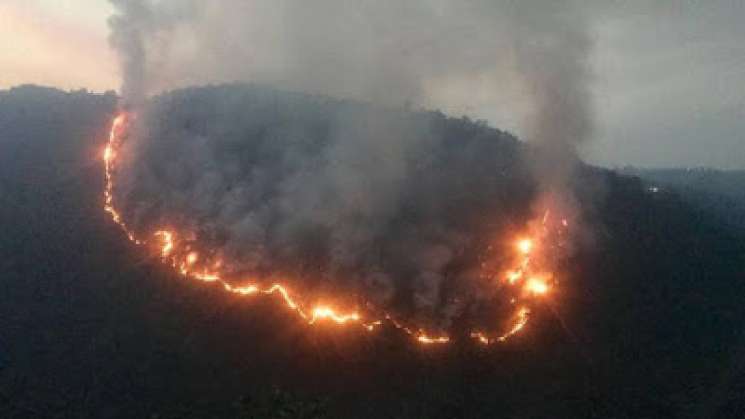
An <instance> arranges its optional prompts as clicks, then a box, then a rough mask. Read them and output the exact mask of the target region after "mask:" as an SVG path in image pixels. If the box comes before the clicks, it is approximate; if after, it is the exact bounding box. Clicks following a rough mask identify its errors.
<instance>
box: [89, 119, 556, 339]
mask: <svg viewBox="0 0 745 419" xmlns="http://www.w3.org/2000/svg"><path fill="white" fill-rule="evenodd" d="M129 118H130V116H129V115H128V114H126V113H121V114H120V115H118V116H117V117H116V118H114V120H113V122H112V125H111V132H110V134H109V139H108V142H107V144H106V147H105V149H104V152H103V161H104V167H105V189H104V210H105V211H106V212H107V213H109V214H110V216H111V219H112V220H113V221H114V222H115V223H116V224H118V225H119V226H120V227H121V229H122V230H123V231H124V233H125V234H126V235H127V237H128V238H129V240H131V241H132V242H134V243H135V244H138V245H144V244H147V245H148V246H155V248H156V249H157V250H158V252H159V254H160V257H161V259H162V260H163V261H164V262H166V263H168V264H170V265H171V266H173V267H174V268H175V269H176V271H177V272H179V273H180V274H181V275H183V276H185V277H187V278H190V279H194V280H198V281H202V282H212V283H218V284H219V285H220V286H221V287H222V288H223V289H224V290H225V291H226V292H229V293H231V294H234V295H237V296H258V295H277V296H278V297H279V299H280V301H282V302H283V303H284V305H285V306H286V307H287V308H289V309H290V310H293V311H295V312H296V313H297V314H298V316H299V317H300V318H302V319H303V320H305V321H306V322H307V323H308V324H315V323H318V322H320V321H326V322H329V323H331V324H338V325H342V324H356V325H359V326H361V327H363V328H364V329H365V330H367V331H373V330H375V329H376V328H377V327H379V326H381V325H382V324H383V322H384V321H386V322H387V323H389V324H391V325H392V326H393V327H396V328H397V329H399V330H401V331H403V332H404V333H406V334H408V335H410V336H412V337H413V338H414V339H415V340H416V341H417V342H419V343H422V344H445V343H448V342H450V341H451V339H450V337H449V336H447V335H442V334H429V333H428V332H426V331H424V330H421V329H412V328H410V327H408V326H406V325H404V324H403V323H402V322H400V321H398V320H397V319H395V318H394V317H393V316H391V315H390V314H387V313H383V314H382V318H381V319H374V318H373V319H370V318H366V317H365V315H363V314H361V313H360V312H358V311H356V310H353V311H348V312H344V311H340V310H337V309H334V308H331V306H329V305H325V304H319V305H315V306H310V307H308V306H307V305H306V304H305V303H304V302H303V301H302V299H300V298H299V297H298V296H297V295H296V294H294V293H293V292H291V291H290V290H289V289H288V288H287V287H286V286H284V285H282V284H280V283H273V284H271V285H270V286H268V287H262V286H260V285H258V284H257V283H251V282H253V281H246V283H244V285H240V286H238V285H231V284H230V283H229V282H227V281H226V280H225V279H224V278H223V274H222V273H221V271H220V269H221V268H222V266H223V262H222V260H219V259H218V260H215V261H213V262H210V261H209V260H205V259H209V258H208V257H207V258H205V257H202V258H200V255H199V253H197V252H196V251H193V250H191V249H189V248H187V247H186V246H185V245H183V244H182V243H180V242H179V237H178V236H177V233H176V232H175V231H172V230H169V229H160V230H157V231H155V232H154V233H153V241H152V242H150V241H148V240H145V239H140V238H138V237H136V236H135V233H134V232H133V231H132V230H131V229H130V228H129V227H128V226H127V224H126V223H125V221H124V220H123V219H122V217H121V214H120V212H119V211H118V210H117V209H116V207H115V206H114V202H113V201H114V198H113V190H114V175H115V173H116V159H117V151H118V149H119V147H120V146H121V143H122V141H123V137H124V134H125V131H126V129H127V124H128V122H129V121H128V120H129ZM548 214H549V213H548V211H547V212H546V213H545V215H544V217H543V225H544V229H545V225H546V219H547V218H548ZM562 224H563V225H564V226H565V227H566V226H567V222H566V220H562ZM541 237H542V236H539V235H531V236H530V237H525V238H522V239H520V240H519V241H518V242H517V245H516V247H517V253H518V258H517V259H516V260H515V262H514V264H513V266H512V269H511V270H509V271H507V273H506V274H505V276H504V279H506V281H507V283H508V284H509V285H517V284H522V285H521V288H522V290H523V291H524V292H525V294H527V295H528V297H536V296H541V295H543V294H546V293H547V292H548V291H549V290H550V288H549V284H548V283H547V282H546V279H545V278H550V275H546V276H542V275H536V273H537V272H541V271H540V270H535V269H534V267H533V266H531V264H532V263H534V262H533V260H532V259H533V258H531V253H533V251H534V249H535V247H536V246H535V245H536V241H538V240H541V239H542V238H541ZM207 254H209V252H207ZM202 261H203V262H202ZM200 265H204V266H200ZM207 266H210V267H211V268H210V269H208V268H207ZM525 278H528V280H527V281H525ZM523 281H524V282H523ZM522 300H523V298H521V299H520V301H522ZM517 301H518V300H516V299H515V298H512V299H511V302H512V303H513V304H515V303H517ZM521 304H522V303H521ZM529 318H530V310H529V309H528V308H527V307H526V306H524V305H518V309H517V311H516V313H515V315H514V317H513V319H514V320H513V321H512V325H511V326H510V328H509V329H508V330H507V331H506V332H505V333H503V334H501V335H497V334H492V335H490V334H487V333H485V332H481V331H478V332H476V331H475V332H471V334H470V336H471V338H473V339H474V340H475V341H477V342H479V343H483V344H491V343H494V342H503V341H505V340H507V339H508V338H510V337H511V336H513V335H515V334H517V333H519V332H520V331H521V330H522V329H523V328H524V327H525V325H526V324H527V322H528V320H529Z"/></svg>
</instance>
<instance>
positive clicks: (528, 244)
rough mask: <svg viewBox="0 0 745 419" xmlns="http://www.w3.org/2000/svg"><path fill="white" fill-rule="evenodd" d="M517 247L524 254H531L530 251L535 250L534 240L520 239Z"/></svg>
mask: <svg viewBox="0 0 745 419" xmlns="http://www.w3.org/2000/svg"><path fill="white" fill-rule="evenodd" d="M517 249H518V250H519V251H520V253H522V254H524V255H528V254H530V251H531V250H533V240H531V239H520V240H519V241H518V242H517Z"/></svg>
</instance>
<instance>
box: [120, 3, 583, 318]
mask: <svg viewBox="0 0 745 419" xmlns="http://www.w3.org/2000/svg"><path fill="white" fill-rule="evenodd" d="M111 1H112V3H113V4H114V5H115V6H116V7H117V14H116V15H114V16H113V17H112V18H111V20H110V24H111V29H112V36H111V40H112V45H113V46H114V47H115V48H116V49H117V50H118V51H119V53H120V56H121V61H122V69H123V85H122V90H121V93H122V97H123V101H124V103H125V104H128V105H130V106H140V108H139V111H140V113H141V114H142V119H141V120H142V124H141V126H140V127H139V130H138V131H136V132H135V133H134V134H133V137H135V138H132V139H131V141H130V142H129V143H128V145H126V146H125V147H126V148H125V150H123V151H125V153H124V154H125V156H126V157H125V158H126V160H125V162H124V163H123V165H122V172H123V173H122V177H123V179H124V181H123V182H122V186H121V188H120V190H119V191H117V198H118V199H119V200H120V201H121V202H122V203H123V205H124V207H125V214H126V215H128V216H129V217H130V218H131V219H133V220H134V222H133V225H135V226H137V227H138V228H141V229H143V230H146V229H147V228H149V227H154V226H156V225H158V224H159V223H161V224H162V223H164V222H168V223H171V224H175V225H177V226H178V227H180V228H183V229H185V230H187V231H190V232H192V233H193V234H194V235H196V236H200V238H201V239H202V240H203V241H208V242H209V243H210V245H211V246H213V248H217V249H218V253H220V254H219V255H215V257H225V258H228V259H230V260H232V261H233V262H234V264H235V266H234V268H235V270H236V272H237V271H241V270H243V271H250V272H254V273H256V272H263V271H267V272H271V271H272V270H278V269H290V270H295V271H298V272H301V273H302V274H303V275H305V276H306V277H313V276H316V277H329V278H341V277H344V278H351V281H352V282H355V283H360V284H362V285H361V286H359V287H355V286H353V287H352V288H353V289H355V290H357V291H360V289H359V288H360V287H362V288H364V291H365V292H369V293H370V295H375V299H377V300H380V301H383V302H391V301H394V300H395V301H397V302H401V301H402V300H404V303H407V302H411V303H413V305H414V306H416V308H417V310H422V311H424V312H427V313H428V314H434V316H435V317H438V318H439V317H449V316H451V315H452V314H454V313H455V312H457V311H458V310H460V309H462V308H463V307H465V305H466V303H464V299H463V298H464V296H465V295H468V294H469V293H470V292H471V291H469V287H473V283H475V281H476V278H477V277H478V275H477V274H476V273H475V270H474V266H476V265H478V263H479V260H478V257H477V256H474V254H475V253H476V252H478V249H479V248H480V247H486V246H488V244H489V240H491V238H490V237H487V236H488V235H489V234H496V233H499V232H504V231H506V230H505V229H506V227H505V225H506V223H508V222H509V220H510V219H513V220H514V219H516V217H514V215H515V212H516V211H517V208H519V207H520V205H523V206H527V204H526V202H524V201H525V200H526V199H527V198H528V197H530V196H537V195H536V194H543V195H548V196H552V197H557V196H558V197H560V198H559V200H561V201H562V202H561V204H562V206H563V207H567V208H570V205H571V203H572V202H573V200H572V199H571V193H570V190H571V188H569V187H568V185H569V181H570V177H571V175H572V168H573V167H574V165H575V164H576V163H577V157H576V149H577V146H578V145H580V144H581V143H583V142H584V141H585V140H586V139H587V138H588V137H589V135H590V133H591V121H592V115H591V106H590V102H589V95H588V86H587V83H588V78H589V70H588V62H587V55H588V53H589V51H590V46H591V43H590V40H589V35H588V25H587V23H586V22H585V21H584V19H583V18H582V15H581V13H580V11H579V10H578V9H577V8H576V7H575V3H574V2H570V1H552V2H533V1H520V2H517V1H514V2H513V1H493V0H492V1H489V0H483V1H482V0H471V1H454V0H426V1H424V0H421V1H412V2H400V1H381V0H378V1H364V0H360V1H358V2H350V1H342V0H319V1H314V2H302V1H291V0H288V1H276V0H249V1H244V0H225V1H221V2H193V3H190V2H183V1H177V0H161V1H148V0H129V1H127V0H111ZM228 81H246V82H256V83H260V84H270V85H274V86H277V87H280V88H282V89H286V90H291V91H301V92H306V93H313V94H323V95H328V96H331V97H336V98H341V99H354V100H361V101H365V102H371V103H373V104H376V105H380V106H388V107H390V108H379V107H376V106H367V105H361V104H358V103H355V102H341V103H336V102H333V101H329V100H328V99H323V98H316V99H313V98H310V97H308V96H302V95H297V96H293V95H292V94H289V93H278V92H275V91H273V90H267V91H265V90H262V89H257V88H254V89H248V90H247V91H246V88H243V87H238V86H233V87H232V88H233V89H234V90H235V92H234V93H231V87H230V86H228V87H224V88H213V89H206V90H191V91H185V92H177V93H175V94H169V95H165V96H163V97H161V98H160V99H159V100H158V101H156V102H155V103H151V104H150V105H144V103H145V98H147V97H148V96H150V95H153V94H155V93H159V92H162V91H164V90H167V89H172V88H177V87H184V86H189V85H200V84H206V83H219V82H228ZM470 101H476V102H480V103H482V104H483V103H490V104H491V105H493V106H503V107H504V113H505V114H510V115H512V117H514V116H515V115H519V116H521V117H523V119H522V124H521V126H522V129H521V131H522V132H523V134H524V135H525V136H526V137H527V139H528V140H530V141H532V142H533V143H534V144H536V145H537V147H536V151H535V153H533V154H532V156H533V159H531V161H530V164H529V165H528V166H529V167H530V168H531V169H532V170H533V178H534V179H535V180H537V183H538V184H537V185H535V184H533V185H531V184H530V183H529V182H524V181H522V179H524V178H526V177H527V176H524V171H523V166H522V162H523V160H522V159H521V158H520V155H521V154H522V153H518V152H517V148H516V145H515V144H513V143H512V141H513V140H512V139H511V137H509V136H507V135H504V134H501V133H499V132H495V131H489V130H487V129H484V128H483V127H477V126H475V125H471V124H468V123H466V122H465V121H461V122H457V121H454V120H445V119H444V118H441V117H439V116H437V115H435V114H409V113H403V112H401V111H395V109H397V108H399V107H411V106H414V107H437V108H441V109H444V110H448V109H453V110H467V109H469V106H470V105H469V102H470ZM458 141H462V142H460V143H459V142H458ZM521 188H523V189H525V190H526V191H527V192H524V195H522V196H521V195H520V193H516V191H517V190H521ZM533 192H536V194H533ZM551 199H553V200H555V199H556V198H551ZM500 219H501V221H500ZM490 220H494V221H493V223H494V225H493V226H492V228H482V227H481V226H483V225H484V223H489V222H490ZM312 261H316V262H317V264H318V267H317V268H318V269H317V272H313V273H309V272H310V271H313V269H312V268H309V267H308V265H309V264H312ZM288 267H291V268H288ZM472 294H479V293H475V292H474V293H472ZM479 295H481V294H479ZM392 304H393V303H392Z"/></svg>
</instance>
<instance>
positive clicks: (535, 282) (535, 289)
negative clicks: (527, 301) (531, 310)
mask: <svg viewBox="0 0 745 419" xmlns="http://www.w3.org/2000/svg"><path fill="white" fill-rule="evenodd" d="M525 291H528V292H530V293H533V294H539V295H540V294H545V293H547V292H548V284H546V281H544V280H543V279H541V278H530V279H529V280H528V282H526V283H525Z"/></svg>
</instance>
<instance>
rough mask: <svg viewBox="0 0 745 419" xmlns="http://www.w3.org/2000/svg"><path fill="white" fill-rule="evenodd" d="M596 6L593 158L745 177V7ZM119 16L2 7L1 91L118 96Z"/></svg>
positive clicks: (59, 7) (64, 6) (86, 8)
mask: <svg viewBox="0 0 745 419" xmlns="http://www.w3.org/2000/svg"><path fill="white" fill-rule="evenodd" d="M547 1H548V0H547ZM593 4H594V6H592V9H588V10H587V14H588V15H589V20H590V22H591V25H592V38H593V39H594V41H595V45H594V49H593V52H592V64H593V69H594V73H595V74H594V81H593V84H592V88H591V90H592V92H593V100H594V103H595V105H596V115H597V118H598V121H597V131H596V138H595V140H594V142H592V143H590V145H589V147H588V148H587V149H586V150H585V155H586V157H587V159H588V160H590V161H592V162H596V163H600V164H603V165H608V166H617V165H625V164H632V165H640V166H658V167H659V166H713V167H719V168H730V169H735V168H739V169H745V23H744V22H745V2H743V1H741V0H730V1H726V0H713V1H711V0H710V1H692V0H688V1H684V0H680V1H659V2H654V3H653V4H655V6H649V5H648V4H652V2H641V1H626V2H624V1H620V0H619V1H611V0H607V1H604V2H603V4H602V5H598V4H599V2H595V3H593ZM111 12H112V9H111V7H110V5H109V4H108V2H107V1H106V0H1V1H0V39H3V40H4V41H3V42H2V43H1V44H0V69H2V71H0V88H8V87H10V86H13V85H17V84H20V83H36V84H43V85H51V86H57V87H61V88H65V89H72V88H80V87H87V88H89V89H92V90H97V91H102V90H107V89H115V88H117V87H118V84H119V79H120V77H119V74H118V71H119V70H118V68H117V64H116V58H115V56H114V54H113V53H112V52H111V50H110V49H109V47H108V44H107V40H106V38H107V35H108V28H107V26H106V19H107V17H108V15H109V14H110V13H111ZM494 83H496V84H497V85H498V81H496V82H494ZM487 85H488V84H487ZM448 94H458V93H452V92H448ZM461 94H462V93H461ZM486 97H487V98H488V97H489V96H488V95H487V96H486ZM473 103H474V105H473V106H469V107H468V108H467V109H453V112H456V113H458V112H462V113H468V114H470V115H471V116H473V117H480V118H486V119H488V120H489V121H491V122H492V123H493V124H494V125H499V126H500V127H502V128H507V129H512V130H517V131H519V128H518V127H516V126H510V125H511V124H510V122H509V121H510V116H509V115H505V114H504V108H503V106H499V104H494V103H491V104H490V103H488V100H478V98H475V99H474V101H473Z"/></svg>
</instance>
